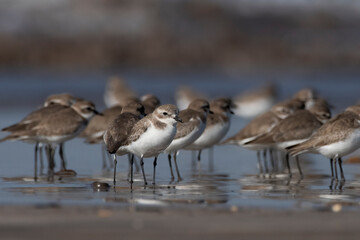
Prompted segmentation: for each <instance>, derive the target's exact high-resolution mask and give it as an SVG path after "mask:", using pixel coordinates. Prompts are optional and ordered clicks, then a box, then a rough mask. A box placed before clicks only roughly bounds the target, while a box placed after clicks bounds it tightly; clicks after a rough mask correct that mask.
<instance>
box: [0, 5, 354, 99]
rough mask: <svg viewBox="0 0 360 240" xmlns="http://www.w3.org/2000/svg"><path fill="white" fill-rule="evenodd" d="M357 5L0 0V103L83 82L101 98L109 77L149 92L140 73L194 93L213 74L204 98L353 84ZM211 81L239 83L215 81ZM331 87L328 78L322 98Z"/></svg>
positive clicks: (146, 78)
mask: <svg viewBox="0 0 360 240" xmlns="http://www.w3.org/2000/svg"><path fill="white" fill-rule="evenodd" d="M359 12H360V2H359V1H351V0H348V1H344V0H316V1H313V0H293V1H287V0H267V1H262V0H206V1H205V0H204V1H203V0H198V1H187V0H181V1H180V0H151V1H119V0H88V1H77V0H32V1H28V0H5V1H1V3H0V80H1V82H2V83H0V84H2V85H3V87H2V90H0V91H1V92H0V93H1V97H0V102H1V103H2V104H3V103H4V101H6V102H7V103H6V105H8V104H11V103H9V102H14V101H15V100H16V99H19V98H20V97H19V95H20V96H22V97H25V99H26V101H24V102H25V103H30V102H31V101H30V102H29V101H28V100H29V98H26V97H28V96H29V90H32V91H36V93H37V94H36V95H35V96H32V98H31V99H34V101H35V102H36V103H39V104H40V103H41V102H42V101H43V99H44V98H45V97H46V96H47V95H48V94H50V93H52V92H54V91H57V92H59V91H67V92H72V93H74V94H77V93H78V94H82V93H83V92H85V90H84V87H85V86H84V82H86V87H87V93H88V94H92V96H93V97H94V98H97V99H98V102H99V103H100V99H101V98H102V92H101V93H100V88H103V87H104V84H105V81H106V79H107V78H108V77H109V76H110V75H117V76H122V77H125V79H127V80H128V81H130V82H133V83H130V85H133V86H132V87H135V88H137V89H138V91H139V92H140V93H142V92H146V91H149V89H147V90H142V86H143V84H144V83H149V80H151V83H153V84H155V85H157V87H154V88H153V89H150V90H151V91H153V92H155V93H156V91H157V90H156V89H158V88H159V86H158V85H162V84H163V82H166V84H169V83H168V82H169V81H170V82H172V83H174V84H173V85H174V86H173V85H172V86H173V87H176V86H177V85H178V84H190V85H193V87H195V88H200V89H199V90H203V89H201V88H202V86H203V85H204V82H206V83H210V84H211V83H212V81H214V82H215V83H214V86H215V87H214V88H209V87H208V88H209V89H207V90H208V91H210V95H212V94H211V91H213V92H217V93H219V90H223V91H220V92H221V93H219V94H230V95H234V94H236V93H237V92H241V91H244V90H246V89H248V88H256V87H257V86H258V85H261V84H262V83H263V82H268V81H272V82H278V83H280V85H281V84H282V83H283V82H286V81H293V82H295V85H293V84H292V85H291V86H293V89H291V87H290V90H287V89H288V87H281V86H280V87H279V88H280V92H283V93H284V92H286V91H291V93H293V92H295V90H296V89H297V88H298V87H304V86H308V85H311V86H313V85H315V86H314V87H318V86H316V83H315V82H319V81H336V82H339V80H340V79H341V80H342V82H345V83H344V84H345V85H346V83H348V84H352V83H353V82H356V81H357V78H358V70H357V69H358V67H359V66H360V31H359V30H360V25H359V24H358V23H359V20H360V14H359ZM14 80H16V81H15V82H16V83H14ZM59 81H62V83H61V84H60V83H58V82H59ZM219 81H220V82H224V81H225V82H226V81H229V82H231V83H233V82H241V83H242V84H239V85H238V87H237V88H234V87H233V86H231V85H232V84H230V86H228V87H227V86H225V85H221V87H223V88H219V86H216V85H217V84H216V83H217V82H219ZM302 81H304V82H302ZM30 82H31V84H30ZM39 82H40V83H41V84H39ZM45 82H46V83H45ZM49 82H52V83H49ZM296 82H297V83H296ZM27 84H29V85H27ZM77 84H78V86H77ZM296 84H297V85H296ZM319 85H322V84H319ZM163 86H164V85H163ZM167 87H169V86H167ZM285 88H286V89H285ZM167 89H168V88H167ZM284 89H285V90H284ZM337 90H338V86H337V85H336V84H335V85H334V86H333V87H330V89H329V91H328V92H326V93H325V95H328V96H330V97H331V96H333V95H335V94H336V91H337ZM15 92H17V95H18V96H17V97H16V98H15V99H13V100H12V97H13V96H14V93H15ZM168 95H169V96H170V95H171V94H170V93H169V94H168ZM284 95H287V96H288V95H289V94H284ZM345 97H346V96H345ZM348 98H349V97H348ZM9 100H10V101H9ZM355 100H356V97H355V96H353V97H352V98H351V99H349V101H348V102H347V103H349V104H351V103H353V102H354V101H355Z"/></svg>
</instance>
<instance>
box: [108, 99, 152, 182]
mask: <svg viewBox="0 0 360 240" xmlns="http://www.w3.org/2000/svg"><path fill="white" fill-rule="evenodd" d="M144 112H145V109H144V106H143V105H142V104H141V103H140V102H137V101H133V102H130V103H129V104H127V105H125V106H124V107H123V109H122V111H121V114H120V115H118V116H117V117H116V118H115V119H113V120H112V121H111V122H110V124H109V125H108V127H107V129H106V131H105V133H104V135H103V141H104V143H105V146H106V149H107V151H108V152H109V153H110V154H113V157H114V184H115V183H116V164H117V160H116V155H119V156H121V155H125V154H128V153H129V152H127V151H118V150H119V147H120V146H121V144H123V143H124V142H125V141H126V140H127V138H128V137H129V136H130V134H131V131H132V128H133V127H134V125H135V123H136V122H138V121H139V120H140V119H141V118H142V117H143V116H144V114H145V113H144ZM133 161H134V158H133V156H131V158H130V167H131V172H130V174H131V178H130V184H131V185H132V183H133V171H132V168H133Z"/></svg>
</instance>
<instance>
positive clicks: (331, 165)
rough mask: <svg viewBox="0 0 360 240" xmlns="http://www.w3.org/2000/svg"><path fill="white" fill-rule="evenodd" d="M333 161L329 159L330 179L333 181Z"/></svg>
mask: <svg viewBox="0 0 360 240" xmlns="http://www.w3.org/2000/svg"><path fill="white" fill-rule="evenodd" d="M333 162H334V160H333V159H332V158H330V168H331V179H334V166H333Z"/></svg>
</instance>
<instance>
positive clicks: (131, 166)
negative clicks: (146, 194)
mask: <svg viewBox="0 0 360 240" xmlns="http://www.w3.org/2000/svg"><path fill="white" fill-rule="evenodd" d="M133 166H134V154H131V159H130V188H131V189H132V186H133V183H134V168H133Z"/></svg>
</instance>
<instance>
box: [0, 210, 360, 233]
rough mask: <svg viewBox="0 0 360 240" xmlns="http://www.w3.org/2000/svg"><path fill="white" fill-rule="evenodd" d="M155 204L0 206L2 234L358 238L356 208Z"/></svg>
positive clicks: (359, 230)
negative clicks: (170, 205)
mask: <svg viewBox="0 0 360 240" xmlns="http://www.w3.org/2000/svg"><path fill="white" fill-rule="evenodd" d="M333 210H334V208H329V209H325V208H324V209H320V210H318V211H301V212H300V211H276V210H275V211H274V210H259V209H241V208H234V207H233V208H230V209H217V210H215V209H209V208H204V209H168V208H167V209H165V208H158V207H145V208H144V207H141V208H138V207H130V208H117V207H95V208H94V207H76V206H58V205H43V206H40V205H39V206H21V207H18V206H16V207H15V206H11V207H1V208H0V213H1V214H0V236H1V239H8V240H13V239H53V240H56V239H114V238H115V237H116V238H119V239H305V238H306V239H310V238H311V239H327V240H330V239H358V236H359V235H358V234H360V228H359V227H358V221H357V217H358V213H357V212H348V211H345V212H333Z"/></svg>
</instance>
